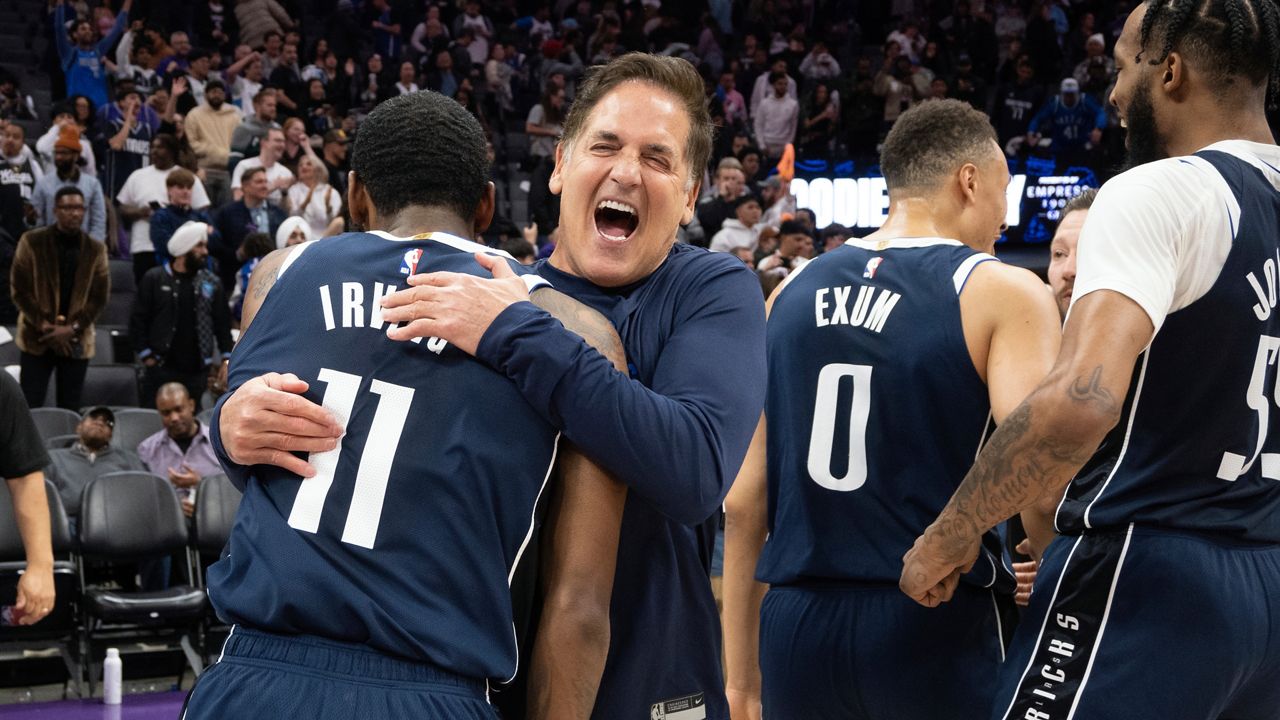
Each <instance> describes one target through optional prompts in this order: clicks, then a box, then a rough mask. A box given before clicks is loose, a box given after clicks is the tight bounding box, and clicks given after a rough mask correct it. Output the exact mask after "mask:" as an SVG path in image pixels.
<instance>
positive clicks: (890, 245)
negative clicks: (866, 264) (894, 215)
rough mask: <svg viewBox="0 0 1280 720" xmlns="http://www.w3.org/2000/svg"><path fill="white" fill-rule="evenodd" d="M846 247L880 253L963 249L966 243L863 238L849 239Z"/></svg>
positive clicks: (931, 239) (923, 238) (907, 238)
mask: <svg viewBox="0 0 1280 720" xmlns="http://www.w3.org/2000/svg"><path fill="white" fill-rule="evenodd" d="M844 243H845V244H846V245H852V246H854V247H860V248H862V249H863V250H871V251H873V252H880V251H882V250H894V249H897V248H926V247H933V246H934V245H953V246H955V247H961V246H963V245H964V243H962V242H960V241H959V240H952V239H951V238H941V237H902V238H892V239H884V240H863V239H861V238H849V239H848V240H845V241H844Z"/></svg>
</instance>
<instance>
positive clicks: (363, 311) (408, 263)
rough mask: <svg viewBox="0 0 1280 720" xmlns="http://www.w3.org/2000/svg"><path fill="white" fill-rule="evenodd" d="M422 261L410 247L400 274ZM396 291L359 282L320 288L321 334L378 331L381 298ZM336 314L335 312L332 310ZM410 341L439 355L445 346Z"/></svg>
mask: <svg viewBox="0 0 1280 720" xmlns="http://www.w3.org/2000/svg"><path fill="white" fill-rule="evenodd" d="M421 259H422V249H421V248H413V249H412V250H408V251H406V252H405V254H404V261H403V262H402V263H401V264H400V274H401V275H413V274H414V273H415V272H417V270H418V261H419V260H421ZM398 289H399V288H398V287H396V286H395V285H392V284H389V283H388V284H383V283H380V282H375V283H372V284H370V285H369V286H368V287H366V285H365V284H364V283H359V282H343V283H342V284H340V285H333V284H328V285H321V286H320V288H319V290H320V311H321V312H322V313H323V314H324V329H325V331H329V330H336V329H337V328H339V327H341V328H344V329H345V328H366V327H367V328H369V329H371V330H382V329H383V327H382V326H383V322H382V306H381V301H382V298H384V297H386V296H388V295H390V294H391V293H393V292H395V291H396V290H398ZM335 308H337V310H338V312H337V313H335V312H334V309H335ZM410 342H413V343H418V344H420V345H423V346H424V347H426V348H427V349H428V350H430V351H431V352H433V353H435V354H437V355H439V354H440V353H441V352H443V351H444V349H445V347H446V346H447V345H448V343H447V342H445V341H444V340H441V339H440V338H438V337H429V338H427V339H426V341H425V342H424V341H423V339H422V338H413V339H412V340H410Z"/></svg>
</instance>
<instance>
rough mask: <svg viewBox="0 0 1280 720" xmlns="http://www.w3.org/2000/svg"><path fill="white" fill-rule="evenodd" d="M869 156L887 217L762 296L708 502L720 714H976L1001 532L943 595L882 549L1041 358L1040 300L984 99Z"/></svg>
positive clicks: (913, 113) (1013, 399)
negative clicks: (922, 593) (746, 417)
mask: <svg viewBox="0 0 1280 720" xmlns="http://www.w3.org/2000/svg"><path fill="white" fill-rule="evenodd" d="M880 164H881V167H882V168H883V170H884V176H885V181H886V182H887V183H888V186H889V216H888V218H887V219H886V220H885V223H884V225H883V226H882V227H881V228H880V229H879V230H878V231H876V232H875V233H872V234H871V235H869V236H868V237H866V238H865V239H862V240H850V241H849V242H848V243H846V244H845V245H844V246H842V247H838V248H836V249H834V250H831V251H830V252H827V253H823V255H822V256H821V257H819V258H818V259H816V260H814V261H812V262H811V263H808V264H806V265H805V266H804V267H802V268H800V269H798V270H796V271H795V272H794V273H793V274H792V275H791V276H790V278H789V279H788V280H787V281H786V283H785V284H784V285H782V286H781V289H779V290H778V291H777V292H776V293H775V294H774V296H773V298H772V300H771V309H770V316H769V337H768V343H767V347H768V353H769V368H770V371H771V372H770V375H769V389H768V400H767V402H766V405H765V418H763V419H761V422H760V426H759V428H758V429H757V430H756V437H755V440H754V441H753V442H752V450H751V451H750V452H749V453H748V455H747V458H748V459H747V462H746V463H744V465H743V469H742V472H741V473H740V474H739V475H738V479H737V481H736V482H735V483H734V486H733V489H732V490H731V491H730V493H729V498H728V500H727V502H726V512H727V515H726V526H725V597H724V618H725V639H726V642H725V648H726V653H725V654H726V664H727V666H728V671H729V678H728V690H729V697H730V700H731V701H732V702H733V706H734V717H735V718H753V717H754V718H758V717H760V713H761V700H762V699H763V713H764V717H767V718H770V720H786V719H788V718H795V719H797V720H799V719H801V718H803V719H804V720H821V719H823V718H828V719H830V720H837V719H839V720H850V719H858V718H879V719H883V720H912V719H919V720H932V719H934V718H939V717H957V718H976V717H980V716H982V715H984V714H985V713H986V712H988V710H989V708H990V704H991V688H992V683H993V681H994V680H995V677H996V672H997V669H998V668H999V665H1000V662H1001V660H1003V655H1004V647H1003V645H1004V637H1003V627H1002V623H1003V622H1005V621H1006V620H1007V619H1008V614H1009V612H1008V611H1010V610H1011V609H1012V594H1013V589H1014V583H1013V578H1012V576H1011V573H1010V571H1009V570H1008V569H1007V568H1006V567H1005V565H1004V561H1003V550H1002V547H1003V546H1002V543H1001V541H1000V538H999V536H998V535H996V534H995V533H989V535H988V537H986V538H984V553H983V555H984V556H983V558H982V560H981V561H980V562H979V563H978V564H977V566H976V567H975V568H974V570H973V572H972V573H970V574H968V575H966V576H965V577H964V578H963V579H962V584H961V587H960V589H958V590H957V591H956V599H955V602H954V603H953V604H952V605H951V606H949V607H948V610H947V612H945V613H943V612H932V611H929V610H927V609H925V608H921V607H920V606H918V605H916V604H915V603H913V602H912V601H911V600H910V599H909V598H906V597H904V596H903V595H902V593H901V592H899V591H898V589H897V587H896V586H895V585H896V580H897V577H898V574H899V571H900V561H899V558H900V557H901V556H902V553H903V552H904V551H905V550H906V549H907V548H908V547H910V544H911V541H912V540H913V539H914V538H915V536H916V534H917V533H918V532H919V531H920V529H921V528H923V527H925V525H926V524H928V522H929V521H930V519H931V518H932V517H933V516H934V513H935V512H936V511H937V510H939V509H941V508H942V506H943V505H945V504H946V502H947V500H948V499H949V498H950V497H951V493H952V492H953V491H954V490H955V488H956V486H957V485H958V484H959V482H960V480H961V479H962V478H963V477H964V472H965V470H967V469H968V468H969V465H970V464H971V463H972V460H973V457H974V455H975V454H976V453H977V451H978V448H979V447H980V446H981V441H982V438H983V436H984V435H985V430H986V427H987V424H988V422H989V420H990V419H992V418H994V419H995V421H996V422H997V423H1000V422H1003V421H1004V418H1005V416H1006V415H1007V414H1008V413H1009V412H1010V411H1011V410H1012V409H1013V408H1014V406H1015V405H1016V404H1017V403H1018V402H1020V401H1021V400H1022V398H1023V397H1025V396H1026V394H1027V393H1028V392H1029V391H1030V390H1031V389H1032V388H1033V387H1035V384H1036V383H1037V382H1039V380H1040V379H1041V378H1042V377H1043V376H1044V374H1045V373H1046V372H1048V370H1049V367H1050V366H1051V365H1052V363H1053V358H1054V355H1055V353H1056V352H1057V349H1058V318H1057V314H1056V313H1055V312H1054V309H1053V303H1052V302H1051V301H1050V299H1049V297H1048V296H1047V294H1046V293H1045V291H1044V285H1043V284H1042V283H1041V282H1040V281H1039V280H1038V279H1037V278H1036V277H1035V275H1033V274H1031V273H1030V272H1027V271H1026V270H1022V269H1019V268H1015V267H1012V266H1008V265H1004V264H1003V263H1000V262H996V261H995V258H994V257H993V256H992V253H993V252H994V251H995V242H996V240H997V239H999V237H1000V234H1001V232H1002V231H1003V230H1004V218H1005V214H1006V201H1005V189H1006V187H1007V186H1008V184H1009V171H1008V167H1007V163H1006V162H1005V158H1004V154H1003V153H1002V152H1001V151H1000V146H999V145H998V144H997V143H996V134H995V130H994V129H992V127H991V123H990V121H989V120H988V119H987V117H986V115H984V114H982V113H981V112H979V111H977V110H974V109H973V108H972V107H971V106H970V105H968V104H967V103H963V102H960V101H957V100H940V101H937V102H929V103H924V104H922V105H918V106H916V107H914V108H912V109H910V110H908V111H907V112H905V113H903V114H902V115H901V116H900V117H899V118H898V121H897V122H896V123H895V124H894V126H893V129H892V130H890V132H889V135H888V137H887V138H886V139H885V142H884V149H883V151H882V153H881V156H880ZM815 311H816V315H815ZM845 388H848V389H847V390H846V389H845ZM902 388H909V392H904V391H902V390H901V389H902ZM940 408H941V409H942V410H940ZM766 424H767V431H766ZM837 435H839V436H840V440H837V439H836V437H837ZM766 478H767V482H766ZM766 511H767V513H766ZM766 519H767V523H766ZM766 533H767V535H768V540H767V541H766V539H765V538H766ZM761 546H763V551H762V550H761ZM757 560H758V561H759V564H758V566H757ZM753 574H754V576H755V578H757V579H758V580H759V581H760V583H767V584H768V588H769V590H768V594H767V595H765V594H764V589H765V588H764V586H763V585H761V584H758V583H755V582H753V581H752V575H753ZM762 596H763V611H762V609H761V607H762V602H761V597H762ZM1002 616H1005V617H1002ZM761 676H763V685H762V684H761ZM921 677H928V678H930V684H929V688H928V690H927V691H926V692H920V690H919V682H920V678H921ZM762 688H763V690H762Z"/></svg>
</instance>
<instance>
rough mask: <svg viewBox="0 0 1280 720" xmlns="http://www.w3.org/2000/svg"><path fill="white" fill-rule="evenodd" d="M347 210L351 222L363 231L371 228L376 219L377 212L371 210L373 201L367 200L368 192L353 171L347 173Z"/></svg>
mask: <svg viewBox="0 0 1280 720" xmlns="http://www.w3.org/2000/svg"><path fill="white" fill-rule="evenodd" d="M347 210H348V211H349V212H350V213H351V222H353V223H355V224H356V225H359V226H360V227H361V228H362V229H365V230H368V229H369V228H371V227H373V223H374V221H375V220H376V219H377V218H376V215H377V211H376V210H374V208H373V201H371V200H370V199H369V191H368V190H366V189H365V187H364V183H362V182H360V176H359V175H356V173H355V171H354V170H352V171H351V172H348V173H347Z"/></svg>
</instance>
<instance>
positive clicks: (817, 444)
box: [808, 363, 871, 492]
mask: <svg viewBox="0 0 1280 720" xmlns="http://www.w3.org/2000/svg"><path fill="white" fill-rule="evenodd" d="M845 378H850V379H851V380H852V381H853V403H852V405H851V406H850V407H849V463H848V465H847V466H846V469H845V472H844V477H836V476H835V474H834V473H832V472H831V455H832V452H833V448H834V447H835V438H836V417H837V416H836V413H838V412H839V408H838V407H836V405H837V399H838V397H839V395H840V392H839V391H840V383H841V382H842V381H843V380H844V379H845ZM870 415H871V366H870V365H850V364H848V363H832V364H830V365H827V366H825V367H823V368H822V372H820V373H818V395H817V398H816V399H815V401H814V406H813V429H812V431H811V432H810V433H809V462H808V468H809V477H811V478H813V481H814V482H816V483H818V484H819V485H821V486H822V487H824V488H826V489H828V490H836V491H838V492H850V491H852V490H857V489H858V488H860V487H862V485H863V484H864V483H866V482H867V419H868V417H869V416H870Z"/></svg>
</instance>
